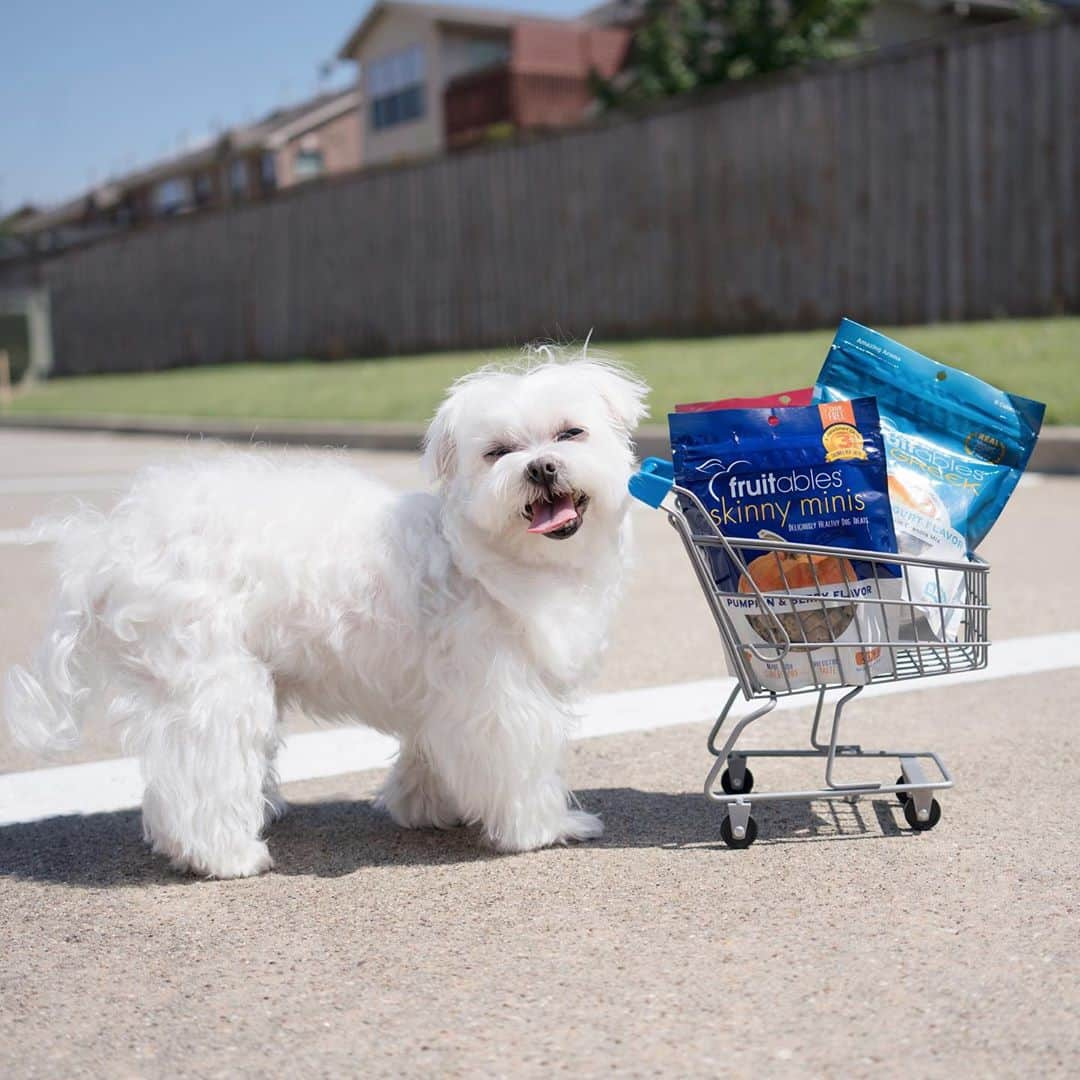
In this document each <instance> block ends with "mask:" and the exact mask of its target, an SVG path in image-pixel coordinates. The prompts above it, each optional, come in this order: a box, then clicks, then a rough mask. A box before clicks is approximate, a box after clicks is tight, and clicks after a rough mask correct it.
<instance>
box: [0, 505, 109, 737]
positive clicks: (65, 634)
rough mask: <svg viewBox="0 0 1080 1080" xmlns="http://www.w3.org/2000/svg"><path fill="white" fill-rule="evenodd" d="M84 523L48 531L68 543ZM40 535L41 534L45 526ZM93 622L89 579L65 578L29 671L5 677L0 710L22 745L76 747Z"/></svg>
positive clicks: (87, 687)
mask: <svg viewBox="0 0 1080 1080" xmlns="http://www.w3.org/2000/svg"><path fill="white" fill-rule="evenodd" d="M50 524H53V523H50ZM85 524H88V522H87V521H86V519H85V517H84V518H83V519H82V520H81V521H79V520H78V519H72V520H69V521H68V522H65V523H63V524H60V523H55V525H54V528H53V529H49V532H50V533H51V532H54V531H55V532H57V533H65V534H66V536H64V537H63V539H64V540H66V539H68V538H69V537H70V536H71V534H72V533H73V532H76V531H79V530H78V528H77V527H78V526H79V525H85ZM40 532H41V533H42V536H44V535H45V528H44V527H42V529H41V530H40ZM84 535H85V533H84ZM49 538H50V539H52V538H53V537H52V536H50V537H49ZM93 621H94V620H93V600H92V598H91V596H90V589H89V587H88V581H87V576H86V575H84V574H79V573H74V574H70V575H66V576H65V580H64V584H63V586H62V588H61V593H60V597H59V599H58V603H57V607H56V611H55V614H54V617H53V621H52V625H51V626H50V627H49V629H48V631H47V634H46V637H45V640H44V642H43V643H42V645H41V648H40V649H39V651H38V654H37V656H36V658H35V661H34V663H33V665H32V666H31V669H30V670H27V669H26V668H22V667H16V668H12V670H11V671H10V672H9V673H8V675H7V677H6V678H5V679H4V686H3V706H4V708H3V712H4V715H5V716H6V718H7V722H8V727H9V728H10V729H11V734H12V737H13V738H14V740H15V741H16V743H18V744H19V745H20V746H22V747H25V748H26V749H29V750H33V751H35V752H36V753H39V754H49V755H51V754H56V753H60V752H62V751H64V750H70V749H72V747H74V746H76V745H78V742H79V739H80V737H81V735H82V717H81V713H82V711H83V709H82V707H83V705H84V704H85V700H86V699H87V698H88V697H89V696H90V694H91V689H90V679H89V678H88V674H89V673H88V671H87V665H86V657H87V648H86V646H87V641H88V638H89V637H90V636H91V634H92V632H93Z"/></svg>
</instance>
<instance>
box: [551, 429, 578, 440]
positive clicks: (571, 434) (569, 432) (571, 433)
mask: <svg viewBox="0 0 1080 1080" xmlns="http://www.w3.org/2000/svg"><path fill="white" fill-rule="evenodd" d="M584 434H585V429H584V428H579V427H569V428H567V429H566V430H565V431H560V432H559V434H558V435H556V436H555V440H556V442H566V440H567V439H580V438H581V436H582V435H584Z"/></svg>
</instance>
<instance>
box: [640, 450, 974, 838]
mask: <svg viewBox="0 0 1080 1080" xmlns="http://www.w3.org/2000/svg"><path fill="white" fill-rule="evenodd" d="M629 486H630V493H631V494H632V495H633V496H634V497H635V498H637V499H639V500H640V501H641V502H644V503H646V504H647V505H649V506H651V507H653V508H657V509H662V510H664V511H665V513H666V514H667V517H668V520H669V522H670V523H671V525H672V526H673V527H674V529H675V531H676V532H677V533H678V534H679V537H680V539H681V540H682V542H683V546H684V548H685V549H686V552H687V555H688V556H689V558H690V562H691V565H692V566H693V568H694V571H695V574H696V576H697V578H698V583H699V584H700V586H701V589H702V592H703V593H704V594H705V597H706V600H707V601H708V604H709V609H710V611H711V613H712V616H713V619H714V621H715V623H716V626H717V629H718V630H719V631H720V636H721V639H722V641H723V644H724V652H725V656H726V658H727V661H728V669H729V671H730V672H731V673H732V674H733V676H734V678H735V686H734V687H733V688H732V690H731V693H730V695H729V696H728V699H727V702H726V703H725V705H724V707H723V709H722V710H721V712H720V715H719V716H718V717H717V719H716V722H715V723H714V724H713V726H712V730H711V731H710V733H709V737H708V741H707V746H708V750H709V753H710V754H712V755H713V757H714V758H715V761H714V763H713V765H712V768H711V769H710V770H709V773H708V776H707V778H706V781H705V795H706V797H707V798H708V799H710V800H711V801H713V802H716V803H719V804H720V805H722V806H724V807H725V808H726V811H727V813H726V815H725V817H724V819H723V821H722V822H721V830H720V832H721V837H722V839H723V840H724V842H725V843H726V844H727V845H728V846H729V847H733V848H745V847H749V846H750V844H752V843H753V842H754V840H755V839H756V837H757V823H756V821H755V820H754V818H753V816H752V815H751V808H752V804H753V803H755V802H761V803H767V802H780V801H806V802H809V801H814V800H835V799H847V800H850V801H855V800H857V799H858V798H860V797H862V796H871V795H895V796H896V798H897V800H898V801H899V802H900V803H901V805H902V806H903V808H904V815H905V818H906V819H907V822H908V824H909V825H910V826H911V828H912V829H913V830H915V831H916V832H923V831H926V830H928V829H932V828H933V827H934V826H935V825H936V824H937V823H938V821H939V820H940V818H941V807H940V804H939V803H938V801H937V799H936V798H935V797H934V795H935V793H936V792H938V791H943V790H945V789H947V788H951V787H952V786H953V775H952V773H951V772H950V771H949V769H948V767H947V766H946V765H945V763H944V762H943V761H942V760H941V758H940V756H939V755H938V754H937V753H936V752H934V751H932V750H866V749H864V748H863V747H862V746H860V745H858V744H850V743H849V744H845V743H841V741H840V722H841V717H842V716H843V713H844V709H845V707H846V706H847V705H848V703H849V702H850V701H852V700H853V699H854V698H855V697H857V696H858V695H859V694H860V693H861V692H862V691H863V690H864V689H865V687H866V686H867V685H873V684H874V683H883V682H900V681H906V680H908V679H915V678H927V677H931V676H934V675H949V674H957V673H960V672H966V671H977V670H979V669H981V668H984V667H986V664H987V661H988V652H989V646H990V642H989V639H988V636H987V627H988V615H989V610H990V605H989V603H988V592H987V587H988V578H989V570H990V567H989V564H988V563H986V562H985V561H984V560H982V559H979V558H977V557H974V556H973V557H971V558H970V559H969V560H964V561H950V560H941V559H928V558H923V557H920V556H915V555H899V554H882V553H880V552H870V551H859V550H855V549H838V548H828V547H822V546H820V545H814V544H798V543H788V542H785V541H780V540H772V539H769V540H767V541H765V540H762V539H760V538H757V537H755V538H752V539H744V538H736V537H729V536H726V535H725V534H724V533H722V532H721V531H720V529H719V528H717V526H716V524H715V522H714V521H713V520H712V518H711V517H710V516H709V514H708V512H707V511H706V509H705V507H704V506H703V505H702V503H701V502H700V500H699V499H698V498H697V496H696V495H694V493H693V492H692V491H689V490H688V489H686V488H683V487H680V486H678V485H677V484H675V482H674V472H673V468H672V464H671V462H669V461H665V460H664V459H662V458H648V459H646V460H645V461H644V462H643V463H642V465H641V467H640V469H639V471H638V472H637V473H636V474H635V475H634V476H633V477H632V478H631V480H630V485H629ZM717 548H721V549H723V551H724V552H725V553H726V554H727V556H728V558H729V560H730V562H731V564H732V565H734V566H737V567H739V591H738V592H737V593H736V592H732V591H730V590H729V591H725V590H724V589H722V588H721V587H720V586H719V585H718V584H717V581H716V580H715V578H714V575H713V572H712V569H711V567H710V556H711V554H712V552H713V551H714V550H715V549H717ZM749 552H753V553H754V555H755V556H759V555H760V554H762V553H763V552H764V553H772V554H774V556H775V557H776V564H777V567H778V571H779V573H780V574H781V577H782V580H783V583H784V589H782V590H779V591H774V590H770V592H769V593H768V595H769V596H770V597H776V596H777V595H778V594H779V596H780V598H781V600H784V601H786V602H787V603H788V604H789V609H784V610H785V611H786V612H787V614H788V622H787V624H786V626H785V623H784V622H783V621H782V619H781V618H780V617H779V616H777V615H776V612H775V610H774V607H773V606H772V605H771V604H770V603H769V602H768V601H767V600H766V594H763V593H762V592H761V591H760V590H759V588H758V585H757V583H756V582H755V581H754V578H753V577H752V576H751V574H750V573H749V572H748V571H747V566H748V563H747V555H746V553H749ZM786 554H794V555H807V556H811V555H818V556H820V555H827V556H832V557H834V558H836V559H837V560H838V562H837V565H841V561H842V560H845V559H847V560H852V561H856V562H859V563H860V564H862V565H863V566H864V567H870V568H871V570H872V574H873V578H874V580H875V582H876V583H877V584H878V585H879V586H880V584H881V581H882V580H884V579H885V578H887V577H888V578H892V579H895V578H896V577H897V576H899V580H900V588H899V596H898V597H886V596H885V595H884V593H885V590H880V589H875V590H874V595H873V596H871V597H855V596H854V595H852V594H850V593H847V595H845V596H844V597H843V598H842V599H841V600H840V601H838V600H837V598H836V588H835V586H834V587H832V588H831V589H830V590H829V591H827V592H826V593H822V594H817V593H812V594H811V595H809V596H807V594H806V592H805V590H800V591H795V589H793V588H790V587H789V583H788V581H787V576H786V572H785V571H784V569H783V566H784V563H783V560H782V559H780V557H779V556H780V555H786ZM807 562H808V563H809V564H810V565H811V566H813V563H812V562H811V560H807ZM915 567H918V568H920V569H921V571H922V572H923V573H924V575H925V574H926V573H928V572H930V571H932V572H933V574H934V579H935V584H936V595H937V596H938V597H939V600H938V601H937V602H930V601H928V600H927V599H926V598H925V596H923V595H921V594H920V597H919V598H917V599H916V598H915V597H914V595H913V592H912V586H911V579H910V576H909V571H910V570H911V569H912V568H915ZM957 574H962V575H963V586H962V588H959V589H956V588H954V589H952V590H951V591H950V590H947V589H946V588H945V587H944V586H943V579H942V575H957ZM947 580H948V579H947ZM814 581H815V582H816V583H817V588H818V589H821V583H820V582H819V581H818V578H817V571H816V570H814ZM951 581H952V582H953V583H954V584H958V581H957V579H956V578H955V577H954V578H952V579H951ZM848 584H849V583H848V581H847V574H846V571H845V572H844V583H843V588H844V589H846V588H847V586H848ZM785 593H786V596H785ZM950 596H951V597H952V598H951V599H944V598H945V597H950ZM731 597H738V599H739V600H740V603H742V604H743V605H744V606H745V605H746V604H747V603H748V602H750V603H751V604H753V603H756V605H757V608H758V615H759V617H760V618H761V619H764V620H766V621H767V623H768V626H769V638H770V639H771V641H769V642H763V641H758V642H756V643H752V642H749V641H744V640H742V639H741V638H740V636H739V633H738V630H737V628H736V626H735V624H734V623H733V621H732V619H731V616H730V614H729V612H728V610H727V604H726V602H725V601H726V599H728V598H731ZM838 603H842V604H845V605H847V606H849V607H850V608H851V609H852V611H853V619H854V625H855V627H856V634H855V638H854V640H850V641H846V642H844V641H841V640H839V639H837V637H836V635H835V634H834V632H833V630H832V628H831V625H832V624H831V623H830V621H829V618H828V612H829V609H830V608H835V607H836V606H837V604H838ZM871 606H874V607H876V608H877V610H878V611H881V612H883V613H884V614H885V615H887V616H888V618H887V620H886V625H887V626H888V628H889V632H888V633H887V634H886V636H885V639H884V640H880V639H875V640H873V641H870V640H868V639H867V636H866V632H865V631H864V630H863V628H862V627H863V624H862V623H861V622H860V621H859V612H860V610H862V611H864V612H865V611H868V610H869V608H870V607H871ZM819 610H820V613H821V614H822V616H823V618H822V620H821V622H820V623H818V624H817V626H819V627H820V626H822V625H824V626H826V627H827V628H829V639H828V640H826V641H824V642H823V643H817V644H815V645H814V647H813V650H812V651H814V652H817V651H818V650H819V649H825V650H828V651H829V652H830V653H832V654H834V655H835V659H836V665H837V670H838V672H839V675H840V678H839V679H838V680H836V681H832V680H830V681H828V682H823V681H813V682H811V683H809V684H808V685H793V683H792V682H791V680H790V679H789V678H788V676H787V674H786V673H785V674H784V681H785V683H786V685H784V686H780V687H766V686H765V685H764V684H763V683H762V681H761V680H760V678H758V676H757V675H756V674H755V670H754V667H753V662H752V661H753V659H757V660H758V661H774V660H781V661H782V660H783V659H784V658H785V657H786V656H787V655H788V654H789V653H791V652H798V651H808V648H807V645H806V642H808V641H816V639H814V638H811V637H806V636H804V637H803V638H802V639H800V640H799V641H793V640H792V637H791V634H790V633H789V630H790V629H792V627H794V630H795V631H796V632H799V631H800V630H802V629H804V617H803V615H800V614H799V612H800V611H801V612H810V613H816V612H818V611H819ZM792 620H794V624H793V622H792ZM935 622H936V624H937V625H936V626H935V625H934V624H935ZM900 627H904V628H905V632H906V633H907V635H908V636H906V637H905V636H903V634H902V633H900V632H899V630H900ZM869 647H874V648H879V649H882V650H887V652H888V653H889V656H890V665H889V670H884V671H877V672H874V673H873V674H872V675H870V674H868V673H867V672H866V670H865V669H863V670H860V669H859V668H858V666H857V664H856V663H855V656H857V655H858V653H857V651H856V650H860V649H862V650H865V649H867V648H869ZM845 658H846V663H845ZM779 667H780V670H781V672H785V671H786V669H785V665H784V664H782V663H781V664H780V665H779ZM856 674H857V675H858V677H857V678H855V679H850V678H849V676H852V675H856ZM834 690H839V691H843V693H842V694H841V696H840V697H839V698H838V699H837V700H836V701H835V703H834V705H833V715H832V723H831V727H830V731H829V735H828V739H827V741H825V740H822V739H821V738H820V737H819V733H820V728H821V721H822V717H823V714H824V711H825V699H826V696H827V694H828V693H829V692H830V691H834ZM807 693H816V694H817V705H816V708H815V711H814V719H813V724H812V726H811V729H810V746H809V748H800V749H752V750H747V749H738V748H737V747H738V742H739V739H740V738H741V737H742V736H743V735H744V734H745V732H746V730H747V728H749V727H750V726H751V725H752V724H754V723H755V722H756V721H758V720H760V719H762V718H763V717H764V716H766V715H768V714H769V713H770V712H772V710H773V709H775V708H776V705H777V702H778V700H779V699H780V698H781V697H788V696H794V695H796V694H807ZM740 695H741V696H742V697H743V698H744V699H745V700H746V701H747V702H758V703H759V704H758V705H757V707H756V708H755V709H753V710H752V711H751V712H749V713H747V714H746V715H745V716H743V717H741V718H740V719H739V720H738V721H737V722H736V723H735V725H734V726H733V727H732V729H731V731H730V733H729V734H728V736H727V738H726V740H725V742H724V745H723V746H722V747H721V748H719V749H718V748H717V745H716V743H717V739H718V737H719V734H720V731H721V730H722V728H723V726H724V724H725V723H726V722H727V720H728V718H729V716H730V715H731V712H732V710H733V708H734V706H735V703H736V701H737V700H738V698H739V697H740ZM749 758H824V760H825V783H824V786H823V787H820V788H813V789H807V790H800V791H776V792H760V791H756V790H754V776H753V773H752V772H751V771H750V769H749V768H748V766H747V760H748V759H749ZM840 758H844V759H849V758H857V759H879V760H880V759H893V760H895V761H896V763H897V767H898V768H899V771H900V774H899V776H898V778H897V780H896V782H895V783H893V784H887V783H880V782H876V781H873V780H866V781H859V782H851V781H844V782H841V781H840V780H838V779H837V778H836V777H835V769H836V763H837V760H838V759H840ZM928 769H929V770H930V771H929V772H928V771H927V770H928ZM718 780H719V790H718V789H717V781H718ZM751 793H752V797H751Z"/></svg>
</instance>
